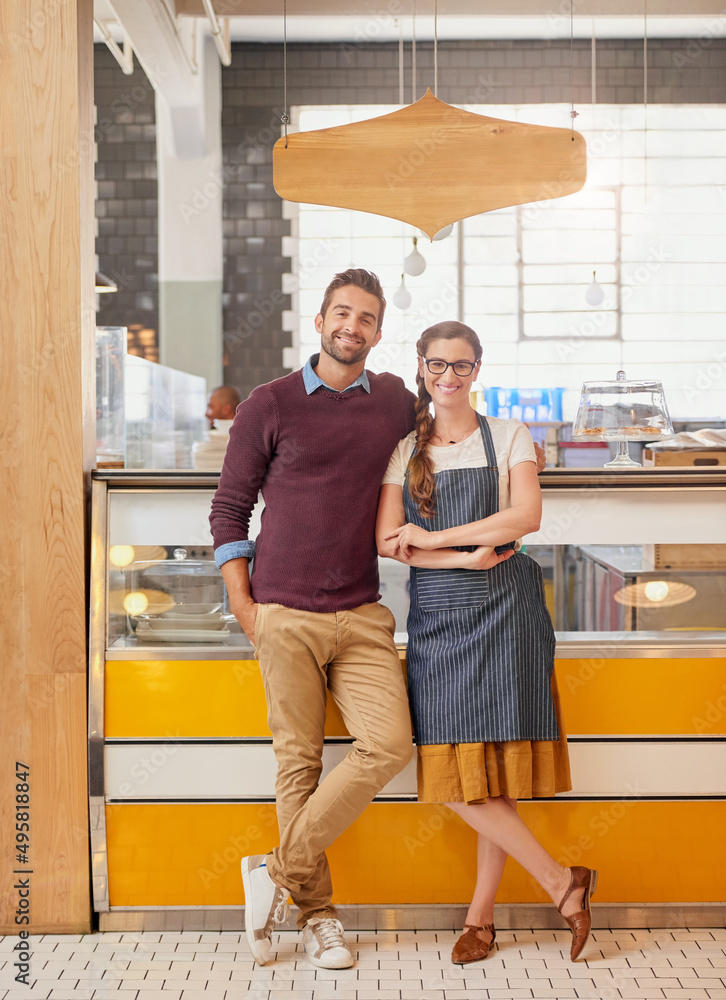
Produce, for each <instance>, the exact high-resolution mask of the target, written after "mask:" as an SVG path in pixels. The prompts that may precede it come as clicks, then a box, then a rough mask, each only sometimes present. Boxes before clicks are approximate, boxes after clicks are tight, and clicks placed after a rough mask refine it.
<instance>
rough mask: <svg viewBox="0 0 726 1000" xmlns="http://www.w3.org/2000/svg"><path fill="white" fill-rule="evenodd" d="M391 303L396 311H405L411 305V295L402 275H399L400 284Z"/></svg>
mask: <svg viewBox="0 0 726 1000" xmlns="http://www.w3.org/2000/svg"><path fill="white" fill-rule="evenodd" d="M392 301H393V304H394V306H395V307H396V308H397V309H402V310H406V309H408V307H409V306H410V305H411V293H410V292H409V290H408V289H407V288H406V282H405V280H404V276H403V275H401V284H400V285H399V287H398V288H397V289H396V291H395V293H394V296H393V300H392Z"/></svg>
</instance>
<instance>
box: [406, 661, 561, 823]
mask: <svg viewBox="0 0 726 1000" xmlns="http://www.w3.org/2000/svg"><path fill="white" fill-rule="evenodd" d="M552 698H553V700H554V704H555V714H556V716H557V727H558V729H559V733H560V738H559V740H556V741H555V740H508V741H506V742H502V743H443V744H426V745H424V746H419V747H418V800H419V802H467V803H469V804H470V805H471V804H474V803H476V802H484V801H485V800H486V799H487V798H489V796H497V795H507V796H508V797H509V798H512V799H533V798H548V797H549V796H551V795H556V794H557V792H568V791H570V789H571V788H572V781H571V780H570V758H569V754H568V752H567V735H566V733H565V726H564V723H563V720H562V709H561V706H560V695H559V691H558V690H557V679H556V677H555V674H554V671H553V672H552Z"/></svg>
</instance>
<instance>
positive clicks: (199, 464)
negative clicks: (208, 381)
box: [192, 385, 240, 472]
mask: <svg viewBox="0 0 726 1000" xmlns="http://www.w3.org/2000/svg"><path fill="white" fill-rule="evenodd" d="M239 404H240V394H239V390H238V389H236V388H235V386H233V385H218V386H217V388H216V389H212V391H211V393H210V395H209V402H208V403H207V411H206V413H205V416H206V418H207V420H208V421H209V434H208V436H207V439H206V440H205V441H195V442H194V444H193V445H192V464H193V466H194V468H195V469H199V470H200V471H204V472H219V470H220V469H221V468H222V463H223V462H224V456H225V453H226V451H227V445H228V443H229V432H230V428H231V427H232V423H233V421H234V414H235V411H236V409H237V407H238V406H239Z"/></svg>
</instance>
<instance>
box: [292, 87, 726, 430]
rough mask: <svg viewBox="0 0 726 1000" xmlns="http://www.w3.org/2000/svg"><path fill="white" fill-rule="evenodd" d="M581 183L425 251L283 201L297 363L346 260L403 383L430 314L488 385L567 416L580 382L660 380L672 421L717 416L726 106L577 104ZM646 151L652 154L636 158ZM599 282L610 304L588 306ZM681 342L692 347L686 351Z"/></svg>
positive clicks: (725, 406)
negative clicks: (376, 284) (557, 405)
mask: <svg viewBox="0 0 726 1000" xmlns="http://www.w3.org/2000/svg"><path fill="white" fill-rule="evenodd" d="M390 110H394V109H392V108H388V107H383V106H375V107H367V108H363V107H334V108H300V109H298V127H299V128H300V129H303V130H305V129H314V128H323V127H328V126H331V125H337V124H343V123H344V122H346V121H358V120H361V119H363V118H369V117H373V116H375V115H381V114H385V113H386V112H388V111H390ZM469 110H472V111H476V112H478V113H480V114H485V115H489V116H491V117H499V118H509V119H511V120H521V121H531V122H537V123H541V124H548V125H560V126H562V125H564V124H565V123H566V122H569V108H566V107H564V106H562V105H534V106H530V107H502V106H498V107H492V106H486V107H476V108H470V109H469ZM578 125H579V126H580V128H581V131H582V132H583V134H584V135H585V138H586V140H587V143H588V180H587V183H586V185H585V187H584V189H583V190H582V191H580V192H578V193H577V194H575V195H571V196H568V197H566V198H561V199H557V200H554V201H545V202H541V203H536V204H531V205H521V206H517V207H515V208H508V209H503V210H500V211H497V212H489V213H486V214H484V215H480V216H476V217H474V218H471V219H466V220H464V221H463V223H461V224H460V225H457V226H456V227H455V228H454V233H453V234H452V236H450V237H449V238H448V239H445V240H442V241H440V242H435V243H429V242H428V239H427V238H426V237H425V236H422V234H420V233H417V232H416V231H415V230H414V229H413V228H412V227H410V226H407V225H404V224H403V223H399V222H395V221H394V220H391V219H383V218H380V217H378V216H374V215H367V214H365V213H361V212H349V211H345V210H338V209H329V208H321V207H320V206H314V205H299V206H298V205H290V206H288V211H289V213H290V215H291V217H292V218H293V220H294V221H293V238H292V239H291V240H290V241H288V246H287V250H288V252H289V254H290V255H291V256H292V257H293V258H294V259H293V275H292V282H291V284H290V286H289V287H288V288H286V289H285V290H286V291H292V292H293V294H294V303H295V308H294V311H293V314H292V315H291V316H290V317H289V319H290V324H291V328H292V329H293V331H294V337H295V341H294V342H295V344H296V351H297V353H296V357H295V361H296V363H297V364H298V365H299V364H302V363H304V361H305V359H306V358H307V357H308V356H309V355H310V354H311V353H313V351H314V350H315V348H316V345H317V344H318V343H319V339H318V337H317V334H316V333H315V330H314V327H313V318H314V316H315V314H316V313H317V311H318V308H319V305H320V302H321V300H322V293H323V289H324V288H325V285H326V284H327V282H328V280H329V279H330V277H331V276H332V274H333V273H334V272H335V271H338V270H342V269H344V268H346V267H349V266H358V267H369V268H370V269H371V270H374V271H376V272H377V273H378V274H379V276H380V278H381V280H382V282H383V285H384V288H385V290H386V294H387V298H388V300H389V305H388V309H387V312H386V320H385V324H384V336H383V339H382V341H381V343H380V344H379V346H378V347H377V348H375V350H374V351H373V352H372V353H371V355H370V367H371V368H372V369H373V370H379V371H380V370H389V371H393V372H395V373H396V374H399V375H401V376H402V377H403V378H404V379H405V380H406V382H407V383H408V384H409V385H411V386H412V385H413V379H414V360H415V353H416V352H415V341H416V339H417V337H418V336H419V334H420V333H421V331H422V330H423V329H424V328H425V327H426V326H428V325H430V324H431V323H434V322H436V321H437V320H439V319H455V318H461V319H463V321H464V322H466V323H468V324H469V325H470V326H472V327H473V328H474V329H475V330H476V331H477V332H478V333H479V335H480V337H481V339H482V342H483V344H484V366H483V369H482V383H483V385H484V386H493V385H497V386H508V387H520V388H521V387H531V386H550V387H555V386H562V387H564V388H565V389H566V390H567V392H566V393H565V397H564V399H565V405H564V416H565V419H569V418H571V417H572V416H573V413H574V407H575V405H576V402H577V397H578V394H579V387H580V384H581V383H582V382H583V381H585V380H586V379H612V378H614V377H615V373H616V371H617V370H618V369H619V368H625V370H626V371H627V374H628V377H630V378H659V379H661V380H662V381H663V384H664V387H665V389H666V394H667V398H668V402H669V406H670V409H671V413H672V415H673V416H676V417H679V416H680V417H686V416H688V417H691V418H709V417H716V416H722V415H723V413H724V412H726V337H724V333H725V332H726V331H725V330H724V313H726V155H725V154H726V148H725V147H724V143H723V134H724V129H726V108H722V107H717V106H709V107H703V108H696V107H675V106H653V105H652V106H650V107H649V108H648V109H647V110H644V109H643V108H642V107H639V106H637V107H636V106H630V105H629V106H624V107H615V106H597V107H595V108H591V107H587V106H585V107H584V108H582V109H581V114H580V117H579V118H578ZM646 154H647V155H646ZM414 235H415V236H418V237H420V240H419V246H418V249H419V251H420V252H422V253H423V255H424V257H425V258H426V261H427V267H426V270H425V272H424V273H423V274H422V275H420V276H419V277H416V278H413V277H408V276H406V279H405V280H406V286H407V288H408V289H409V291H410V292H411V295H412V298H413V301H412V305H411V307H410V308H409V309H408V310H407V311H406V312H401V311H400V310H398V309H397V308H396V307H395V306H394V305H393V304H392V303H391V299H392V297H393V294H394V292H395V291H396V289H397V288H398V286H399V285H400V282H401V272H402V264H403V259H404V257H405V256H406V255H407V254H408V253H410V251H411V250H412V248H413V244H412V237H413V236H414ZM593 270H594V271H596V273H597V280H598V283H599V284H600V285H601V287H602V289H603V291H604V293H605V298H604V301H603V303H602V305H601V306H598V307H597V308H592V307H589V306H588V305H587V302H586V300H585V293H586V291H587V287H588V285H589V284H590V282H591V281H592V276H593V274H592V273H593ZM684 343H687V345H688V347H687V349H685V348H684Z"/></svg>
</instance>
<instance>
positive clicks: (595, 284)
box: [585, 271, 605, 306]
mask: <svg viewBox="0 0 726 1000" xmlns="http://www.w3.org/2000/svg"><path fill="white" fill-rule="evenodd" d="M604 298H605V292H604V291H603V289H602V285H601V284H600V282H599V281H598V280H597V278H596V277H595V272H594V271H593V272H592V281H591V282H590V284H589V285H588V286H587V291H586V292H585V301H586V302H587V304H588V305H589V306H599V305H600V304H601V303H602V300H603V299H604Z"/></svg>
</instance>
